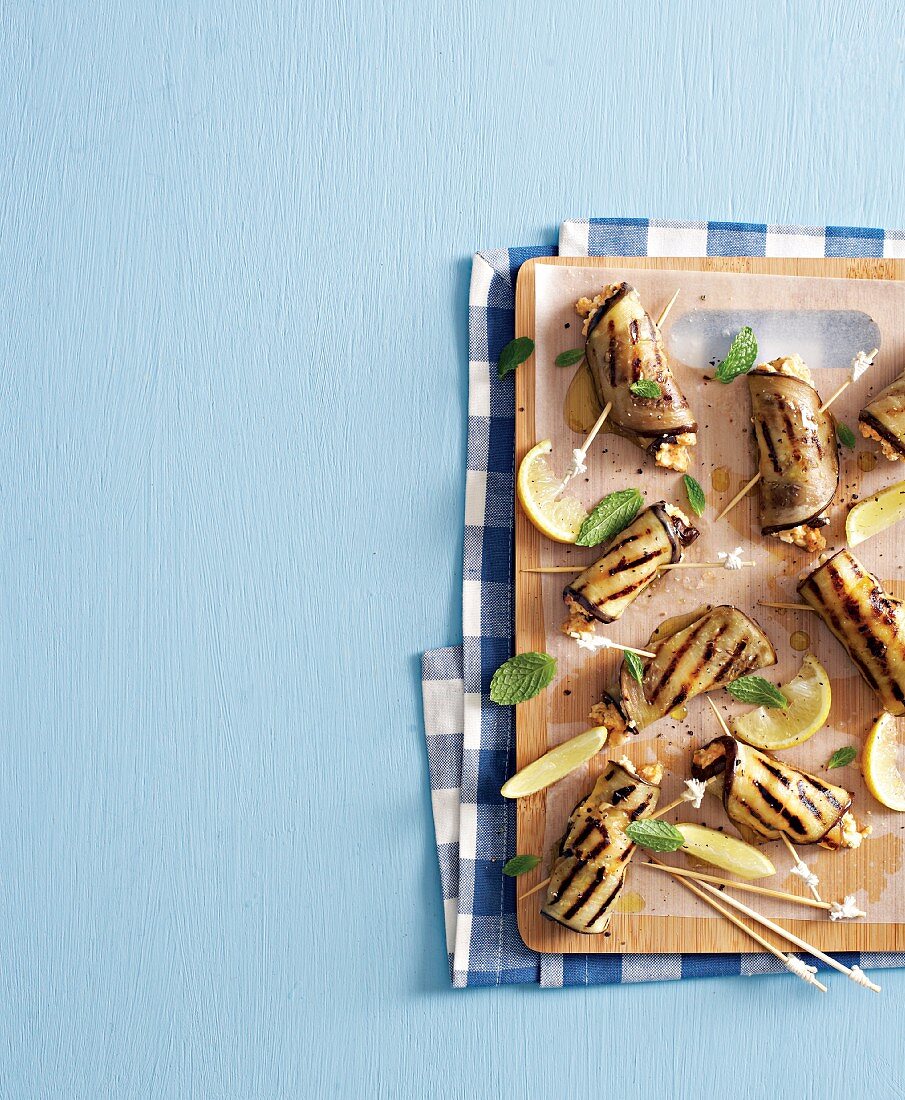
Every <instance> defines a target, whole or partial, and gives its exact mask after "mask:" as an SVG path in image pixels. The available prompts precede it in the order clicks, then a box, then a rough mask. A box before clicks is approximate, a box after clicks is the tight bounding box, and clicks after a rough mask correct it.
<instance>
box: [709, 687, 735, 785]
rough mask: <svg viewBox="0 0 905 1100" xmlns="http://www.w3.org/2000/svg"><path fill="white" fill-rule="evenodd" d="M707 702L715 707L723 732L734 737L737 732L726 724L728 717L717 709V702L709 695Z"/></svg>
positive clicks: (714, 711) (714, 710)
mask: <svg viewBox="0 0 905 1100" xmlns="http://www.w3.org/2000/svg"><path fill="white" fill-rule="evenodd" d="M707 702H708V703H709V704H710V705H711V707H712V708H713V713H714V714H715V715H716V716H717V720H718V721H719V723H720V725H721V726H722V727H723V732H724V733H725V734H728V736H729V737H732V738H734V737H735V734H733V732H732V730H731V729H730V728H729V727H728V726H727V725H726V719H725V718H724V717H723V716H722V714H720V712H719V710H717V705H716V703H714V701H713V700H712V699H711V698H710V696H709V695H708V696H707ZM714 779H716V776H714Z"/></svg>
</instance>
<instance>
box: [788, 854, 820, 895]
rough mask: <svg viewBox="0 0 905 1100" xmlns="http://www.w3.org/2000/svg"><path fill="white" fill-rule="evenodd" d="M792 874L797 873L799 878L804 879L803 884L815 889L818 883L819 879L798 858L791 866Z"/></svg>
mask: <svg viewBox="0 0 905 1100" xmlns="http://www.w3.org/2000/svg"><path fill="white" fill-rule="evenodd" d="M792 874H793V875H798V877H799V878H800V879H802V880H803V881H804V884H805V886H813V887H814V888H815V889H816V888H817V887H818V886H819V885H820V879H819V878H818V877H817V876H816V875H815V874H814V872H813V871H812V870H811V868H810V867H808V865H807V864H806V863H802V861H801V860H799V861H798V862H797V863H796V864H795V866H794V867H793V868H792Z"/></svg>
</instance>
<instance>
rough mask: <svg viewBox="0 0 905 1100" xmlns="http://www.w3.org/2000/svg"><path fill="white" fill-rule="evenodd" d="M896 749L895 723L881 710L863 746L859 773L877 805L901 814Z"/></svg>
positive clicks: (904, 782)
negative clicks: (862, 775) (862, 774)
mask: <svg viewBox="0 0 905 1100" xmlns="http://www.w3.org/2000/svg"><path fill="white" fill-rule="evenodd" d="M898 747H899V742H898V737H897V736H896V720H895V718H893V716H892V715H891V714H887V713H886V711H883V713H882V714H881V715H880V717H879V718H878V719H877V720H876V722H874V724H873V726H871V730H870V733H869V734H868V735H867V741H866V742H865V743H864V751H863V752H862V754H861V771H862V772H863V773H864V782H865V783H866V784H867V789H868V790H869V791H870V793H871V794H872V795H873V796H874V798H875V799H876V800H877V801H878V802H882V803H883V805H884V806H887V807H888V808H889V809H890V810H898V811H899V812H900V813H905V779H903V778H902V773H901V772H900V771H899V769H898V767H897V765H896V750H897V748H898Z"/></svg>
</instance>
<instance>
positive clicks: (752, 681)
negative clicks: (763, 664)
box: [726, 676, 789, 707]
mask: <svg viewBox="0 0 905 1100" xmlns="http://www.w3.org/2000/svg"><path fill="white" fill-rule="evenodd" d="M726 690H727V691H728V692H729V694H730V695H731V696H732V697H733V698H734V699H738V701H739V702H740V703H751V704H752V705H753V706H756V707H787V706H788V705H789V700H788V699H787V698H786V697H785V695H783V693H782V692H781V691H780V690H779V688H778V687H775V686H774V685H773V684H771V683H770V681H769V680H765V679H764V678H763V676H740V677H739V678H738V679H737V680H733V681H732V683H731V684H727V685H726Z"/></svg>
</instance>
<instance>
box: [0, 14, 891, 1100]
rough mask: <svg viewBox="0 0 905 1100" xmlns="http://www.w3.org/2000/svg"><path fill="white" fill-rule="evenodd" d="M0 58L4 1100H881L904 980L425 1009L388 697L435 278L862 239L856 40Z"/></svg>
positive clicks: (414, 809) (872, 134)
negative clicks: (602, 1099) (633, 222)
mask: <svg viewBox="0 0 905 1100" xmlns="http://www.w3.org/2000/svg"><path fill="white" fill-rule="evenodd" d="M0 43H2V61H3V63H2V64H0V86H2V92H3V98H2V103H3V110H2V112H0V128H2V158H0V171H2V188H0V277H2V287H0V303H2V304H0V310H2V319H3V327H2V332H3V352H4V354H3V364H2V396H0V500H2V510H0V517H2V518H0V564H2V577H3V614H2V620H0V621H2V630H0V660H2V665H0V667H2V669H3V672H4V674H3V676H2V680H0V716H2V736H3V743H2V754H0V972H2V981H3V989H2V999H0V1035H2V1040H0V1091H2V1095H3V1096H8V1097H15V1098H17V1100H19V1098H23V1097H66V1098H75V1097H92V1098H94V1097H145V1096H148V1097H181V1096H203V1097H243V1098H244V1097H250V1098H251V1097H254V1098H257V1097H264V1098H266V1097H277V1096H279V1097H282V1096H286V1097H290V1096H302V1095H311V1096H323V1097H334V1096H335V1097H347V1096H349V1097H360V1096H381V1097H393V1096H409V1095H410V1096H413V1097H426V1096H441V1095H442V1096H469V1097H485V1096H486V1097H533V1096H537V1097H544V1098H548V1097H561V1096H562V1097H565V1096H569V1097H572V1096H590V1095H595V1094H596V1095H608V1096H614V1097H620V1098H623V1097H633V1096H641V1095H645V1096H650V1095H654V1096H664V1097H697V1096H706V1095H710V1094H717V1095H721V1096H730V1095H731V1096H739V1097H741V1096H745V1097H771V1098H784V1097H790V1098H791V1097H794V1098H795V1100H807V1098H809V1097H817V1096H819V1097H821V1098H824V1100H825V1098H827V1097H830V1098H833V1097H843V1096H846V1097H861V1096H866V1095H869V1094H870V1095H875V1096H877V1097H890V1096H900V1095H903V1086H902V1077H901V1073H902V1031H901V1024H900V1021H901V1018H902V1005H901V1000H900V998H901V997H902V995H903V994H905V975H903V974H902V973H895V974H889V975H887V976H885V977H884V979H883V984H884V986H885V992H884V994H883V996H882V997H871V996H870V995H868V994H866V993H864V992H863V991H861V990H858V989H857V988H855V987H854V986H850V985H848V984H847V983H843V981H842V980H841V979H840V980H838V981H837V980H833V981H831V993H830V995H829V996H827V997H825V998H821V997H820V996H818V995H816V994H814V995H811V991H809V990H805V989H803V987H802V988H801V989H799V988H793V986H792V982H791V979H789V980H761V981H753V980H748V981H742V980H738V981H718V982H717V981H704V982H698V983H685V984H682V985H677V984H673V985H658V986H646V987H633V988H617V989H593V990H588V991H578V990H572V991H562V992H545V991H540V990H537V989H526V988H518V989H502V990H490V991H481V992H475V993H465V994H462V993H453V992H452V991H451V990H450V989H449V988H448V983H447V976H446V960H445V956H444V949H443V943H442V934H441V924H442V919H441V907H440V898H439V884H438V877H437V869H436V866H435V859H434V852H433V841H432V830H431V824H430V818H429V801H428V796H427V781H426V759H425V753H424V749H423V743H422V731H421V718H420V713H419V707H420V690H419V684H418V675H417V668H418V654H419V652H420V651H421V649H423V648H426V647H431V646H436V645H440V644H447V643H450V642H455V641H457V640H458V638H459V635H460V627H459V613H460V591H459V585H460V549H461V547H460V543H461V514H462V501H463V444H464V426H465V388H464V379H465V374H466V343H465V340H466V291H467V280H468V269H469V255H470V253H471V252H472V251H473V250H474V249H475V248H476V247H488V246H497V245H505V244H527V243H534V242H545V243H550V242H552V241H554V240H555V236H556V226H557V223H558V221H559V220H560V219H561V218H562V217H565V216H570V215H573V216H574V215H587V214H596V215H610V214H645V215H650V216H652V217H671V218H694V219H703V218H707V217H708V216H709V217H714V218H740V219H747V218H751V219H763V220H767V221H773V222H803V223H814V222H816V223H824V222H834V223H848V224H855V225H887V226H901V225H903V224H905V194H903V188H902V169H903V157H902V149H903V147H905V127H903V110H902V108H903V61H905V30H903V10H902V5H901V4H900V3H864V2H863V0H859V2H855V0H844V2H839V0H837V2H835V3H794V2H792V0H788V2H787V3H784V4H782V3H775V4H774V3H771V4H760V5H758V4H751V3H750V2H749V3H743V4H738V5H735V4H727V3H726V2H725V0H723V2H722V3H719V4H716V3H715V4H713V5H709V4H699V3H687V2H686V3H679V2H676V3H657V4H654V3H650V4H649V3H638V4H634V5H632V4H625V3H602V4H594V3H585V4H582V5H575V6H566V5H563V4H552V3H550V4H544V3H536V2H531V0H522V2H520V3H512V2H496V3H493V4H487V3H479V2H478V0H467V2H461V0H447V2H446V3H434V2H426V3H420V4H415V3H408V4H400V3H386V4H370V3H366V2H365V0H356V2H354V3H342V2H341V0H317V2H312V3H307V4H301V5H298V6H294V5H292V4H290V3H288V2H284V3H275V4H263V3H257V2H256V3H248V4H245V5H241V4H211V3H210V2H209V0H204V2H203V3H202V2H198V0H194V2H186V3H181V4H176V3H173V4H170V5H168V4H163V3H155V2H152V0H146V2H144V3H141V4H131V3H123V2H115V0H103V2H95V3H92V4H90V5H89V4H60V3H56V4H55V3H37V2H28V0H23V2H20V3H15V4H13V3H9V4H5V5H3V10H2V19H0ZM802 1052H804V1053H802ZM714 1090H716V1091H715V1093H714Z"/></svg>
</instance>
